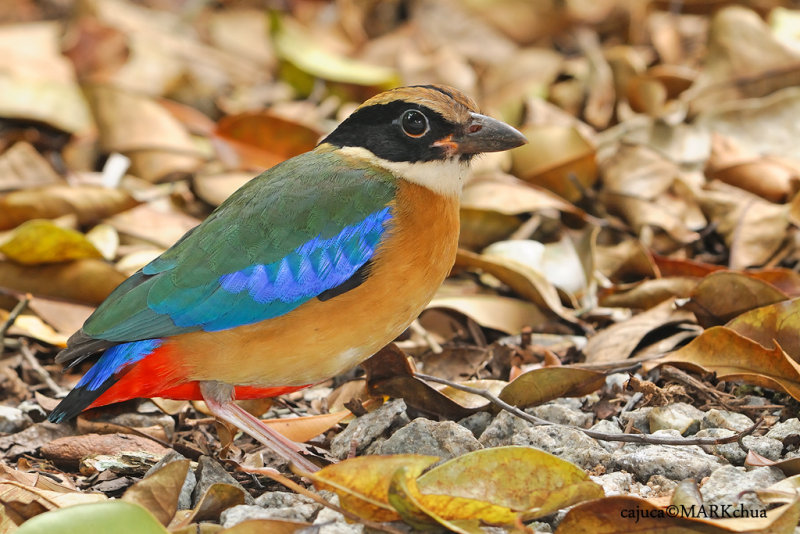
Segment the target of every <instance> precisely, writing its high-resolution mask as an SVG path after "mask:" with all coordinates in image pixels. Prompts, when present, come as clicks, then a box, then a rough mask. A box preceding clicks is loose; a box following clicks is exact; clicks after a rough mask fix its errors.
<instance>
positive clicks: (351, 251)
mask: <svg viewBox="0 0 800 534" xmlns="http://www.w3.org/2000/svg"><path fill="white" fill-rule="evenodd" d="M391 217H392V216H391V210H390V207H388V206H387V207H385V208H383V209H381V210H379V211H376V212H373V213H371V214H369V215H368V216H366V217H365V218H364V219H363V220H362V221H361V222H359V223H358V224H354V225H350V226H346V227H344V228H343V229H342V230H341V231H340V232H339V233H338V234H336V235H335V236H333V237H331V238H328V239H323V238H322V237H321V236H317V237H315V238H313V239H311V240H309V241H307V242H306V243H303V244H302V245H300V246H299V247H297V248H296V249H295V250H293V251H292V252H290V253H289V254H287V255H286V256H284V257H283V258H282V259H280V260H278V261H275V262H273V263H268V264H260V263H259V264H255V265H250V266H248V267H245V268H244V269H241V270H239V271H235V272H232V273H226V274H223V275H222V276H220V277H219V278H218V279H217V280H213V281H211V282H209V283H207V284H205V285H203V286H201V287H193V288H186V289H178V288H175V289H173V290H172V291H170V292H169V296H168V298H165V299H164V300H162V301H160V302H150V301H148V305H149V307H150V308H151V309H152V310H153V311H155V312H157V313H161V314H166V315H169V317H170V318H171V319H172V321H173V322H174V323H175V325H176V326H178V327H192V326H200V327H202V329H203V330H205V331H207V332H213V331H218V330H225V329H228V328H233V327H236V326H241V325H244V324H250V323H255V322H258V321H263V320H265V319H271V318H273V317H278V316H280V315H283V314H285V313H287V312H289V311H291V310H293V309H295V308H297V307H298V306H300V305H301V304H303V303H304V302H306V301H308V300H310V299H312V298H314V297H316V296H317V295H319V294H320V293H322V292H323V291H326V290H328V289H331V288H334V287H336V286H338V285H340V284H342V283H344V282H345V281H346V280H347V279H349V278H350V277H351V276H353V274H355V272H356V271H357V270H358V269H359V267H361V266H362V265H364V264H365V263H367V261H369V260H370V259H371V258H372V256H373V254H374V253H375V249H376V248H377V246H378V244H379V242H380V240H381V237H382V236H383V233H384V231H385V230H386V228H387V226H388V225H387V223H388V221H389V220H390V219H391ZM164 274H166V273H164ZM164 282H165V283H166V282H167V279H165V280H164Z"/></svg>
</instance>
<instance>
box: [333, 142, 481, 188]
mask: <svg viewBox="0 0 800 534" xmlns="http://www.w3.org/2000/svg"><path fill="white" fill-rule="evenodd" d="M339 150H341V151H342V154H346V155H350V156H354V157H357V158H361V159H365V160H367V161H369V162H370V163H372V164H374V165H377V166H379V167H383V168H384V169H386V170H388V171H389V172H391V173H392V174H394V175H395V176H397V177H398V178H402V179H404V180H408V181H409V182H412V183H415V184H417V185H421V186H423V187H427V188H428V189H430V190H431V191H433V192H434V193H438V194H440V195H443V196H452V197H460V196H461V189H462V188H463V186H464V179H465V178H466V176H467V171H469V163H466V162H463V161H460V160H459V159H458V158H453V159H449V160H444V161H418V162H416V163H409V162H407V161H389V160H386V159H383V158H379V157H378V156H376V155H375V154H373V153H372V152H370V151H369V150H367V149H366V148H363V147H360V146H346V147H342V148H340V149H339Z"/></svg>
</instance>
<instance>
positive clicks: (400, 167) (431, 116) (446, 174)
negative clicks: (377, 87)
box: [322, 85, 527, 195]
mask: <svg viewBox="0 0 800 534" xmlns="http://www.w3.org/2000/svg"><path fill="white" fill-rule="evenodd" d="M325 143H327V144H330V145H333V146H335V147H338V148H339V149H340V150H342V151H344V152H345V153H349V154H352V155H354V156H357V157H361V158H365V159H367V160H369V161H370V163H372V164H376V165H379V166H381V167H384V168H386V169H388V170H389V171H390V172H392V173H393V174H395V175H396V176H397V177H399V178H403V179H406V180H409V181H411V182H415V183H418V184H420V185H423V186H426V187H428V188H430V189H432V190H434V191H436V192H438V193H442V194H456V195H457V194H459V193H460V191H461V185H462V182H463V176H464V174H465V172H466V169H467V167H468V165H469V162H470V160H471V159H472V158H473V157H474V156H475V155H476V154H480V153H482V152H499V151H502V150H508V149H511V148H515V147H518V146H520V145H523V144H525V143H527V139H525V136H524V135H522V134H521V133H520V132H518V131H517V130H516V129H514V128H512V127H511V126H509V125H508V124H505V123H504V122H501V121H499V120H497V119H493V118H491V117H488V116H486V115H481V114H480V113H478V107H477V105H476V104H475V102H474V101H473V100H472V99H471V98H469V97H468V96H466V95H464V94H463V93H461V92H459V91H457V90H456V89H453V88H452V87H447V86H444V85H414V86H409V87H399V88H397V89H392V90H391V91H386V92H384V93H381V94H379V95H376V96H374V97H372V98H370V99H369V100H367V101H366V102H364V103H363V104H362V105H361V106H359V107H358V108H357V109H356V110H355V111H354V112H353V113H352V114H351V115H350V116H349V117H348V118H347V119H345V120H344V122H342V123H341V124H340V125H339V126H338V127H337V128H336V129H335V130H334V131H333V132H332V133H331V134H330V135H328V137H326V138H325V139H324V140H323V141H322V144H325Z"/></svg>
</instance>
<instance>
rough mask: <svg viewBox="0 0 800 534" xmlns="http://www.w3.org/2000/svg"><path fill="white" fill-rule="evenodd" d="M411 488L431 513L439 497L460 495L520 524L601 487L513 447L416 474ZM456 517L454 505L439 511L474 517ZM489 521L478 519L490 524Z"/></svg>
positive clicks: (568, 467)
mask: <svg viewBox="0 0 800 534" xmlns="http://www.w3.org/2000/svg"><path fill="white" fill-rule="evenodd" d="M417 485H418V487H419V491H420V493H421V494H422V501H421V502H423V503H425V504H426V505H427V506H430V507H431V508H432V509H433V510H436V511H437V513H440V512H439V511H438V508H437V507H436V506H433V503H435V502H436V501H437V500H438V499H439V498H445V496H446V497H462V498H465V499H473V500H476V501H483V502H486V503H491V504H493V505H495V506H496V507H502V508H505V509H507V510H508V511H514V512H515V514H516V513H519V514H520V515H521V517H522V518H523V519H525V520H528V519H534V518H537V517H543V516H546V515H549V514H551V513H553V512H554V511H556V510H558V509H560V508H565V507H567V506H571V505H573V504H576V503H579V502H582V501H585V500H588V499H596V498H598V497H601V496H602V495H603V489H602V488H601V487H600V486H599V485H597V484H595V483H594V482H592V481H591V480H590V479H589V476H588V475H587V474H586V473H585V472H584V471H583V469H581V468H579V467H578V466H576V465H574V464H572V463H570V462H567V461H566V460H562V459H560V458H558V457H556V456H553V455H552V454H550V453H547V452H544V451H541V450H539V449H534V448H532V447H517V446H507V447H493V448H490V449H483V450H478V451H473V452H470V453H467V454H464V455H462V456H459V457H458V458H454V459H452V460H449V461H447V462H445V463H443V464H441V465H439V466H437V467H434V468H433V469H431V470H430V471H428V472H427V473H425V474H424V475H422V476H420V477H419V478H418V479H417ZM434 495H435V496H436V497H434ZM496 511H497V510H493V512H496ZM461 514H462V512H460V511H459V510H458V508H457V507H456V508H454V509H452V510H451V511H450V512H448V513H440V515H442V516H443V517H445V518H447V519H458V518H460V519H469V518H472V517H476V515H470V514H464V515H461ZM478 517H480V516H478ZM491 517H492V516H487V517H480V518H481V519H484V520H486V521H488V522H493V520H492V519H491ZM506 517H508V518H510V517H511V516H508V515H507V516H506ZM496 520H497V518H495V521H496ZM503 521H504V520H501V521H499V522H503ZM512 521H513V519H512Z"/></svg>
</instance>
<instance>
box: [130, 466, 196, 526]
mask: <svg viewBox="0 0 800 534" xmlns="http://www.w3.org/2000/svg"><path fill="white" fill-rule="evenodd" d="M189 463H190V462H189V460H177V461H175V462H170V463H168V464H166V465H165V466H163V467H162V468H160V469H159V470H158V471H156V472H155V473H152V474H151V475H150V476H148V477H146V478H143V479H142V480H140V481H139V482H137V483H135V484H134V485H133V486H131V487H129V488H128V489H127V490H126V491H125V494H124V495H123V496H122V500H123V501H128V502H132V503H134V504H138V505H140V506H142V507H144V508H146V509H147V510H149V511H150V513H151V514H153V516H154V517H155V518H156V519H158V521H159V522H160V523H161V524H162V525H164V526H166V525H168V524H169V522H170V520H171V519H172V516H174V515H175V512H176V511H177V509H178V498H179V497H180V494H181V488H182V487H183V483H184V481H185V479H186V474H187V473H188V472H189Z"/></svg>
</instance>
